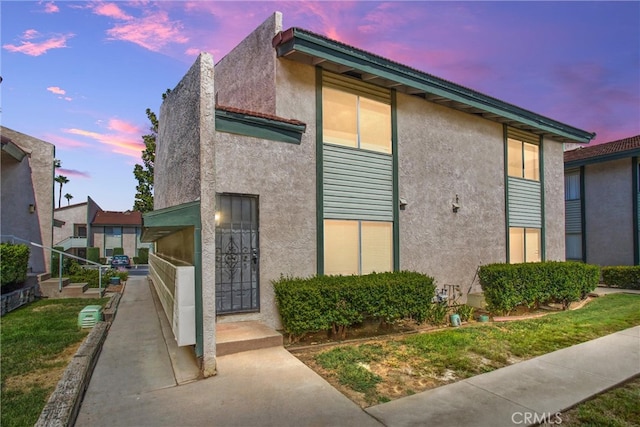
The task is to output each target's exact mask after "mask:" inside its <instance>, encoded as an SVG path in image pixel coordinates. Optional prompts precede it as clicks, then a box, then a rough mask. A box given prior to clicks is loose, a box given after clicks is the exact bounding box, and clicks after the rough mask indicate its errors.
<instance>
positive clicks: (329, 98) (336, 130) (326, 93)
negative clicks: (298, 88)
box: [322, 87, 358, 147]
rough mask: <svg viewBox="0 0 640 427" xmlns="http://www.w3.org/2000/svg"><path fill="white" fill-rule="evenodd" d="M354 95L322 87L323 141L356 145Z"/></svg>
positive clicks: (355, 102)
mask: <svg viewBox="0 0 640 427" xmlns="http://www.w3.org/2000/svg"><path fill="white" fill-rule="evenodd" d="M357 98H358V97H357V96H356V95H353V94H350V93H347V92H340V91H338V90H335V89H331V88H327V87H325V88H323V89H322V132H323V138H324V142H328V143H331V144H339V145H346V146H347V147H357V146H358V134H357V132H358V127H357V116H356V111H357V101H358V99H357Z"/></svg>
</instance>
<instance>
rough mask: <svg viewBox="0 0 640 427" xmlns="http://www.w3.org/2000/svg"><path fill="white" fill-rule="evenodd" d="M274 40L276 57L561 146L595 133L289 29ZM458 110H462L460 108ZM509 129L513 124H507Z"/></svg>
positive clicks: (357, 50)
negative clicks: (393, 89) (354, 75)
mask: <svg viewBox="0 0 640 427" xmlns="http://www.w3.org/2000/svg"><path fill="white" fill-rule="evenodd" d="M277 38H278V36H276V39H275V40H274V42H275V43H277V44H276V52H277V54H278V56H281V57H282V56H287V55H289V54H291V53H294V52H299V53H303V54H306V55H310V56H313V57H316V58H320V59H322V60H325V61H329V62H331V63H334V64H338V65H340V66H343V67H346V68H348V69H354V70H358V71H361V72H364V73H368V74H371V75H373V76H377V77H380V78H383V79H386V80H389V81H390V82H394V83H398V84H400V85H405V86H408V87H410V88H414V89H417V90H419V91H423V92H425V93H427V94H432V95H435V96H438V97H442V98H444V99H446V100H448V101H452V102H454V103H459V104H462V105H464V106H466V107H467V108H474V109H477V110H480V111H481V112H482V113H483V114H488V115H490V116H491V115H495V116H496V118H502V119H503V120H505V121H507V122H509V121H512V122H515V123H519V124H521V125H524V126H526V127H530V128H533V129H537V130H539V131H541V132H543V133H545V134H550V135H552V136H555V137H556V138H559V139H560V140H561V142H567V141H571V142H578V143H583V144H584V143H588V142H589V141H591V139H593V138H594V137H595V133H591V132H586V131H584V130H581V129H578V128H575V127H573V126H569V125H566V124H564V123H561V122H558V121H555V120H553V119H550V118H547V117H544V116H541V115H539V114H536V113H533V112H531V111H528V110H525V109H523V108H520V107H517V106H515V105H512V104H509V103H506V102H504V101H500V100H499V99H496V98H493V97H490V96H487V95H484V94H482V93H480V92H476V91H474V90H471V89H468V88H465V87H463V86H460V85H457V84H455V83H452V82H449V81H447V80H444V79H441V78H438V77H435V76H433V75H430V74H427V73H424V72H421V71H419V70H416V69H413V68H411V67H408V66H406V65H402V64H399V63H397V62H394V61H391V60H388V59H385V58H382V57H380V56H377V55H374V54H371V53H368V52H365V51H363V50H360V49H357V48H354V47H351V46H348V45H345V44H343V43H340V42H337V41H334V40H331V39H328V38H326V37H323V36H320V35H318V34H314V33H311V32H309V31H306V30H302V29H299V28H292V29H289V30H287V31H286V32H284V33H281V35H280V41H278V39H277ZM460 109H462V108H460ZM509 124H510V125H513V123H509Z"/></svg>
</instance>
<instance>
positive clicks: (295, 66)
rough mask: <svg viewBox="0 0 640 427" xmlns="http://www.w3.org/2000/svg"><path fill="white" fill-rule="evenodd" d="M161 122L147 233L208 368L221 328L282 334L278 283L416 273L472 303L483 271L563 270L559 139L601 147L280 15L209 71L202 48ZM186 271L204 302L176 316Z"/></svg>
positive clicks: (166, 295)
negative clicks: (179, 274) (230, 325)
mask: <svg viewBox="0 0 640 427" xmlns="http://www.w3.org/2000/svg"><path fill="white" fill-rule="evenodd" d="M159 123H160V127H159V133H158V141H157V148H156V159H155V178H154V197H155V200H154V205H155V209H156V210H154V211H153V212H150V213H147V214H145V215H144V232H143V241H150V242H151V241H153V242H155V243H156V250H157V252H156V255H157V256H153V257H151V260H150V263H151V277H152V279H153V281H154V286H156V289H157V290H158V294H159V295H161V300H162V302H163V305H165V312H166V313H169V314H168V316H169V318H170V322H171V321H173V322H174V325H175V324H176V323H178V324H180V323H181V322H192V323H193V324H194V327H193V328H191V329H192V330H193V331H194V333H193V335H192V336H190V337H189V338H188V339H185V340H183V342H184V344H181V345H185V344H190V345H191V344H192V345H194V346H195V347H194V348H195V353H196V355H197V356H198V357H200V358H201V361H202V363H201V366H202V370H203V374H204V375H205V376H208V375H212V374H213V373H215V352H216V350H215V348H216V332H215V331H216V323H217V322H232V321H244V320H254V321H259V322H263V323H265V324H267V325H269V326H271V327H273V328H278V327H280V326H281V324H280V319H279V315H278V312H277V307H276V303H275V299H274V294H273V287H272V285H271V281H272V280H274V279H278V278H279V277H281V275H285V276H298V277H306V276H312V275H316V274H318V275H322V274H344V275H348V274H367V273H370V272H374V271H375V272H383V271H393V270H414V271H419V272H423V273H426V274H428V275H430V276H433V277H435V279H436V281H437V285H438V287H442V286H445V285H458V286H459V287H460V289H461V290H462V291H463V299H464V296H465V295H466V292H467V291H468V290H469V289H470V288H471V286H472V284H473V283H474V280H475V276H476V272H477V269H478V266H480V265H484V264H488V263H494V262H523V261H526V262H530V261H541V260H564V258H565V241H564V228H565V225H564V222H565V221H564V203H563V198H564V191H563V172H564V168H563V157H562V156H563V154H562V153H563V143H581V144H584V143H588V142H589V141H590V140H591V139H592V138H593V137H594V134H592V133H589V132H586V131H583V130H580V129H576V128H574V127H572V126H569V125H566V124H564V123H560V122H558V121H555V120H553V119H550V118H547V117H542V116H540V115H538V114H535V113H532V112H530V111H527V110H524V109H522V108H520V107H517V106H514V105H512V104H509V103H506V102H503V101H501V100H498V99H495V98H492V97H489V96H486V95H484V94H481V93H479V92H476V91H473V90H471V89H468V88H465V87H462V86H459V85H457V84H455V83H452V82H449V81H446V80H443V79H440V78H438V77H435V76H432V75H430V74H427V73H424V72H422V71H418V70H415V69H412V68H410V67H408V66H406V65H403V64H399V63H396V62H393V61H390V60H388V59H385V58H382V57H379V56H377V55H374V54H371V53H369V52H366V51H363V50H361V49H358V48H357V47H353V46H348V45H345V44H343V43H341V42H338V41H335V40H332V39H329V38H327V37H324V36H321V35H318V34H315V33H312V32H310V31H307V30H304V29H299V28H292V29H288V30H286V31H283V27H282V15H281V14H280V13H275V14H274V15H272V16H271V17H270V18H269V19H268V20H267V21H265V22H264V23H263V24H262V25H261V26H260V27H258V28H257V29H256V30H255V31H254V32H253V33H251V34H250V35H249V36H247V38H245V39H244V40H243V41H242V42H241V43H240V44H239V45H238V46H236V47H235V48H234V49H233V50H232V51H231V52H230V53H229V54H228V55H226V56H225V57H224V58H221V59H220V60H219V61H218V62H217V63H216V65H215V67H214V60H213V58H212V57H211V56H210V55H209V54H206V53H203V54H201V55H200V56H199V58H198V59H197V60H196V62H195V63H194V65H193V66H192V67H191V68H190V70H189V71H188V72H187V74H186V75H185V76H184V77H183V79H182V80H181V81H180V82H179V83H178V85H177V86H176V87H175V89H174V90H173V91H172V92H171V93H170V94H169V95H168V96H167V97H166V99H165V101H164V102H163V105H162V107H161V110H160V116H159ZM172 266H173V267H172ZM184 266H191V267H190V268H192V269H193V271H194V273H193V275H192V276H191V277H193V279H190V280H192V282H193V283H187V284H186V285H184V286H185V288H186V289H189V290H191V289H193V292H194V293H195V295H192V297H193V299H194V301H195V310H194V311H185V313H186V314H185V315H184V316H182V315H181V314H180V309H179V308H178V309H175V307H178V303H177V297H176V295H177V293H178V289H180V287H181V285H177V284H176V283H175V282H174V277H175V274H173V273H172V274H170V275H168V274H167V272H168V271H174V270H172V268H173V269H178V268H183V267H184ZM478 290H479V289H478ZM172 291H174V292H175V293H176V295H174V294H172V293H171V292H172ZM167 304H168V305H169V307H167V306H166V305H167ZM172 304H173V305H172ZM189 310H192V307H189ZM176 319H179V320H176ZM174 330H175V329H174Z"/></svg>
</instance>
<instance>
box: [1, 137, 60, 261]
mask: <svg viewBox="0 0 640 427" xmlns="http://www.w3.org/2000/svg"><path fill="white" fill-rule="evenodd" d="M0 129H1V132H2V135H4V136H6V137H8V138H9V139H11V140H12V141H13V143H14V144H16V145H18V146H19V147H20V148H22V149H23V150H24V151H26V152H27V153H29V155H28V156H26V157H25V158H24V159H23V160H22V161H21V162H19V163H18V162H17V161H16V160H15V159H12V158H11V159H10V158H8V157H9V156H7V155H6V153H2V164H1V165H0V167H1V168H2V172H1V173H2V177H1V178H2V185H1V187H2V191H1V194H2V196H1V197H2V200H1V201H0V205H1V206H2V209H1V211H2V213H1V224H0V226H1V230H0V231H1V233H2V234H4V235H14V236H16V237H18V238H20V239H24V240H27V241H30V242H34V243H38V244H41V245H43V246H45V247H49V248H50V247H52V243H53V190H54V188H53V176H54V165H53V159H54V157H55V147H54V145H53V144H50V143H48V142H45V141H42V140H40V139H38V138H34V137H32V136H29V135H25V134H23V133H20V132H16V131H14V130H12V129H9V128H6V127H4V126H2V127H1V128H0ZM30 204H35V207H36V212H35V213H33V214H30V213H29V205H30ZM30 249H31V256H30V258H29V268H30V269H31V271H33V272H34V273H42V272H45V271H49V266H50V263H51V253H50V252H49V251H43V250H41V249H39V248H37V247H34V246H30Z"/></svg>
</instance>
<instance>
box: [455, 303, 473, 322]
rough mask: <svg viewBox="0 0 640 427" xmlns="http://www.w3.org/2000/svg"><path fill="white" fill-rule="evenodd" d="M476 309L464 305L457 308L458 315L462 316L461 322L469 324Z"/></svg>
mask: <svg viewBox="0 0 640 427" xmlns="http://www.w3.org/2000/svg"><path fill="white" fill-rule="evenodd" d="M474 310H475V308H474V307H471V306H470V305H466V304H462V305H459V306H458V307H456V313H457V314H458V315H459V316H460V320H461V321H463V322H468V321H469V319H471V318H472V317H473V312H474Z"/></svg>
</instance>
